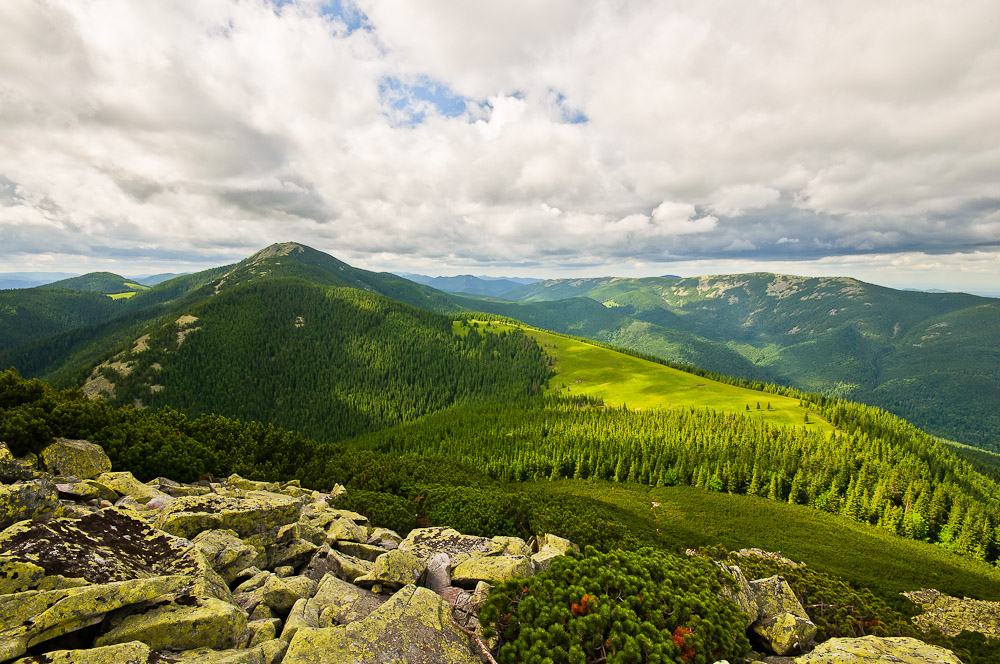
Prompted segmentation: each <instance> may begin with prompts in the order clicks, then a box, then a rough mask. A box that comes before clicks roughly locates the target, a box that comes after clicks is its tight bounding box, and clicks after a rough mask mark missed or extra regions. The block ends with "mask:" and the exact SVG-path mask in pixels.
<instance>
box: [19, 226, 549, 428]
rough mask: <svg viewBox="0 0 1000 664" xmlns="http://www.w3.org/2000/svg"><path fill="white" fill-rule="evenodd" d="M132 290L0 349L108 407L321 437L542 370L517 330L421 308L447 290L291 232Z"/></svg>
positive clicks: (28, 371)
mask: <svg viewBox="0 0 1000 664" xmlns="http://www.w3.org/2000/svg"><path fill="white" fill-rule="evenodd" d="M171 289H174V290H175V291H177V292H176V293H175V292H172V291H171ZM42 292H49V291H42ZM51 292H55V293H58V292H61V291H58V290H56V291H51ZM158 297H159V301H155V304H156V305H158V306H154V300H153V298H158ZM105 299H107V298H105ZM131 302H138V303H140V304H141V305H143V306H142V307H141V308H135V309H134V310H133V312H132V313H131V315H128V316H125V315H122V316H119V317H117V318H115V319H113V320H109V321H107V322H106V323H104V324H103V325H99V326H96V327H92V328H90V329H85V330H71V331H67V332H65V333H64V334H63V335H61V336H59V337H56V338H52V339H49V340H47V341H45V342H42V343H41V344H35V345H30V346H28V347H27V348H26V349H24V348H22V349H15V350H13V351H11V352H10V353H8V355H7V356H6V357H4V356H0V360H7V359H9V360H11V363H12V364H13V366H15V367H17V368H18V369H20V370H21V371H22V372H23V373H24V374H25V375H32V376H33V375H41V376H43V377H46V378H50V379H53V380H55V381H56V382H57V383H59V384H63V385H69V384H74V383H75V384H82V385H83V388H84V391H85V392H87V393H88V394H90V395H92V396H98V395H100V396H103V397H104V398H105V399H107V400H108V401H109V402H110V403H112V404H116V405H117V404H134V405H136V406H140V407H145V406H170V407H172V408H175V409H177V410H179V411H181V412H183V413H188V414H200V413H203V412H215V413H218V414H221V415H225V416H228V417H235V418H240V419H252V420H258V421H263V422H268V423H272V424H275V425H280V426H285V427H289V428H295V429H296V430H298V431H301V432H303V433H305V434H307V435H310V436H314V437H317V438H320V439H337V438H341V437H344V436H347V435H353V434H357V433H361V432H365V431H372V430H376V429H379V428H382V427H385V426H388V425H390V424H394V423H397V422H402V421H406V420H409V419H413V418H415V417H418V416H420V415H422V414H425V413H427V412H431V411H434V410H438V409H441V408H444V407H447V406H449V405H452V404H455V403H459V402H463V401H466V400H470V399H471V400H477V399H487V398H501V397H502V398H509V399H516V398H518V397H521V396H527V395H530V394H532V393H533V392H536V391H538V390H539V389H540V388H541V386H542V385H543V384H544V382H545V380H546V377H547V371H548V369H547V367H546V364H545V362H544V359H543V355H542V353H541V351H540V350H539V349H538V348H537V346H535V345H534V344H533V343H532V342H530V341H529V340H527V339H526V338H525V337H524V336H523V335H521V334H512V335H503V336H497V335H487V336H485V337H480V336H479V335H478V334H473V335H470V336H466V337H460V336H457V335H455V334H454V333H453V331H452V320H451V318H449V317H446V316H443V315H440V314H437V313H433V312H432V311H430V309H433V308H444V307H448V308H454V305H452V304H451V303H449V302H448V300H447V298H446V296H445V295H444V294H442V293H439V292H438V291H435V290H433V289H431V288H427V287H425V286H420V285H417V284H413V283H412V282H409V281H407V280H405V279H402V278H400V277H397V276H394V275H390V274H384V273H373V272H367V271H365V270H359V269H356V268H353V267H351V266H349V265H347V264H346V263H343V262H341V261H339V260H337V259H336V258H334V257H332V256H329V255H327V254H324V253H322V252H319V251H316V250H315V249H312V248H310V247H306V246H304V245H300V244H296V243H284V244H277V245H273V246H271V247H268V248H266V249H263V250H261V251H259V252H257V253H256V254H254V255H253V256H251V257H249V258H247V259H246V260H244V261H241V262H240V263H238V264H236V265H234V266H230V267H227V268H220V269H216V270H212V271H208V272H206V273H199V274H195V275H190V276H188V277H180V278H177V279H173V280H170V281H166V282H163V283H161V284H159V285H157V286H154V287H153V288H151V289H149V290H148V291H145V292H144V293H141V294H140V295H137V296H136V297H134V298H133V299H132V301H131ZM408 303H409V304H408ZM413 305H419V307H420V308H418V306H413ZM133 306H136V305H133ZM38 357H43V358H45V359H46V361H45V362H43V363H41V364H40V363H39V362H38V360H37V358H38ZM51 357H56V358H57V359H56V361H55V362H49V361H48V359H49V358H51Z"/></svg>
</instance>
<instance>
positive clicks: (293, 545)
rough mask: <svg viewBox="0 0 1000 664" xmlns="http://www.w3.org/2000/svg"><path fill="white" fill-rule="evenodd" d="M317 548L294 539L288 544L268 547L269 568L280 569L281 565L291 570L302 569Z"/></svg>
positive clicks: (306, 541) (305, 541)
mask: <svg viewBox="0 0 1000 664" xmlns="http://www.w3.org/2000/svg"><path fill="white" fill-rule="evenodd" d="M318 548H319V547H318V546H316V545H315V544H313V543H312V542H310V541H308V540H304V539H296V540H293V541H291V542H289V543H288V544H284V545H277V546H274V547H270V548H269V551H268V563H269V566H270V567H281V566H283V565H288V566H291V567H292V568H296V567H302V566H303V565H305V564H306V563H308V562H309V561H310V560H311V559H312V557H313V554H314V553H316V550H317V549H318Z"/></svg>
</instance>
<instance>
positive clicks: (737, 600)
mask: <svg viewBox="0 0 1000 664" xmlns="http://www.w3.org/2000/svg"><path fill="white" fill-rule="evenodd" d="M715 564H716V565H718V566H719V567H720V568H721V569H722V571H724V572H725V573H726V574H728V575H729V576H731V577H733V582H732V583H723V584H722V588H720V589H719V594H720V595H722V596H723V597H725V598H727V599H729V600H731V601H732V602H733V604H735V605H736V606H737V607H739V609H740V611H742V612H743V613H744V614H746V616H747V617H746V620H745V621H744V625H743V626H744V627H750V625H752V624H753V623H754V621H756V620H757V617H758V615H759V613H760V607H759V606H758V605H757V595H756V593H754V590H753V587H751V585H750V581H748V580H747V577H746V575H744V574H743V570H741V569H740V568H739V566H738V565H727V564H726V563H724V562H721V561H718V560H716V561H715Z"/></svg>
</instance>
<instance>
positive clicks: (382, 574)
mask: <svg viewBox="0 0 1000 664" xmlns="http://www.w3.org/2000/svg"><path fill="white" fill-rule="evenodd" d="M425 569H427V564H426V563H424V562H423V561H422V560H420V559H419V558H417V557H416V556H414V555H413V554H410V553H407V552H405V551H400V550H398V549H396V550H393V551H387V552H386V553H383V554H382V555H380V556H379V557H378V558H376V559H375V565H374V567H373V568H372V571H371V572H369V573H368V574H365V575H364V576H359V577H358V578H356V579H355V580H354V583H355V584H356V585H359V586H361V587H362V588H371V587H372V586H374V585H376V584H378V585H381V586H383V587H385V588H386V589H388V590H399V589H400V588H402V587H403V586H408V585H410V584H412V583H416V582H417V581H419V580H420V577H421V576H423V573H424V570H425Z"/></svg>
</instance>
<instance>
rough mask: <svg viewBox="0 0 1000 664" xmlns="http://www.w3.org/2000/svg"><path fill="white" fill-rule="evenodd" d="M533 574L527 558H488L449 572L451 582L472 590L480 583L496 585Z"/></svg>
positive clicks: (459, 566) (533, 569)
mask: <svg viewBox="0 0 1000 664" xmlns="http://www.w3.org/2000/svg"><path fill="white" fill-rule="evenodd" d="M534 573H535V566H534V563H533V562H532V560H531V558H528V557H527V556H489V557H486V558H469V559H468V560H466V561H465V562H462V563H459V564H458V566H457V567H455V569H454V570H452V572H451V580H452V583H454V584H456V585H459V586H463V587H466V588H474V587H475V586H476V584H477V583H479V582H480V581H485V582H487V583H492V584H497V583H503V582H504V581H509V580H510V579H513V578H515V577H519V576H532V575H533V574H534Z"/></svg>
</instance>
